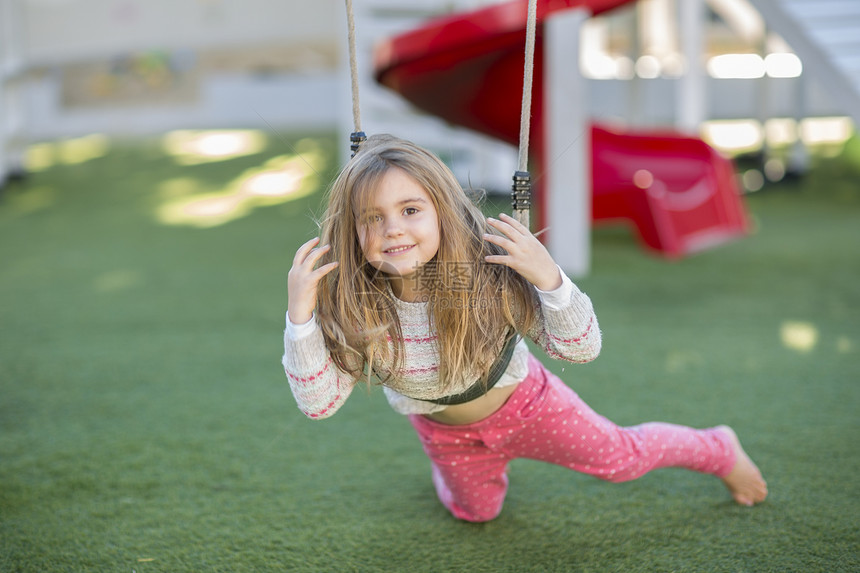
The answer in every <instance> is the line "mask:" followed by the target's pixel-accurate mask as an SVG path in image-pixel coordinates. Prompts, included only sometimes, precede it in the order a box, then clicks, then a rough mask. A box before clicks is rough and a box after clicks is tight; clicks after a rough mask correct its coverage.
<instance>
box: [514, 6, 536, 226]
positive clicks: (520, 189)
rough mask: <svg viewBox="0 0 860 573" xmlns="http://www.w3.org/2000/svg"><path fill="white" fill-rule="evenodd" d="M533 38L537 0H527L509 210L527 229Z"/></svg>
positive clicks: (529, 198)
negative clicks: (515, 163) (510, 208)
mask: <svg viewBox="0 0 860 573" xmlns="http://www.w3.org/2000/svg"><path fill="white" fill-rule="evenodd" d="M536 35H537V0H529V5H528V16H527V20H526V48H525V63H524V69H523V101H522V107H521V113H520V142H519V143H520V144H519V153H518V155H517V171H516V172H515V173H514V177H513V179H514V183H513V186H512V188H511V206H512V207H513V213H514V218H515V219H516V220H517V221H519V222H520V223H522V224H523V225H525V226H526V227H529V207H530V204H531V175H530V174H529V171H528V163H529V128H530V126H531V111H532V78H533V76H534V57H535V36H536Z"/></svg>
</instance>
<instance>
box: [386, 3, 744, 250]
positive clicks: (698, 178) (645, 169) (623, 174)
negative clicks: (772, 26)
mask: <svg viewBox="0 0 860 573" xmlns="http://www.w3.org/2000/svg"><path fill="white" fill-rule="evenodd" d="M628 1H629V0H539V2H538V9H537V21H538V28H537V39H536V42H535V68H534V89H533V93H532V133H533V137H532V142H533V145H532V150H533V153H532V156H533V157H534V158H535V159H536V164H537V166H538V168H539V170H538V173H537V174H534V173H533V175H534V176H533V180H537V181H538V183H537V184H536V185H535V189H534V204H535V210H536V212H537V213H536V215H537V227H538V228H543V227H545V224H546V218H547V217H546V215H547V214H546V201H544V198H543V193H544V191H543V189H542V188H541V186H540V178H539V173H540V172H543V171H544V170H545V167H546V166H547V162H548V160H549V158H547V157H545V153H544V143H543V140H544V137H543V135H544V127H545V125H546V122H547V121H550V120H551V118H547V117H545V114H544V106H543V82H542V77H543V65H542V63H543V42H542V37H543V27H542V25H541V23H542V22H543V20H544V19H545V18H546V16H547V15H548V14H551V13H553V12H555V11H559V10H565V9H569V8H573V7H577V6H582V7H586V8H588V9H589V10H590V11H591V13H592V14H593V15H596V14H599V13H601V12H605V11H607V10H611V9H613V8H615V7H617V6H620V5H622V4H626V3H627V2H628ZM527 6H528V3H527V1H526V0H516V1H513V2H506V3H503V4H496V5H492V6H489V7H486V8H483V9H481V10H476V11H474V12H469V13H463V14H456V15H452V16H447V17H444V18H440V19H436V20H433V21H431V22H429V23H427V24H425V25H424V26H422V27H421V28H419V29H416V30H413V31H411V32H408V33H405V34H402V35H400V36H397V37H394V38H391V39H389V40H388V41H386V42H384V43H383V44H381V45H380V46H379V47H378V48H377V50H376V52H375V62H374V67H375V73H376V79H377V81H379V82H380V83H381V84H383V85H385V86H387V87H389V88H391V89H392V90H394V91H396V92H398V93H400V94H401V95H402V96H403V97H405V98H406V99H407V100H408V101H410V102H411V103H413V104H414V105H416V106H417V107H419V108H421V109H423V110H425V111H427V112H429V113H431V114H434V115H436V116H439V117H441V118H443V119H445V120H447V121H450V122H451V123H454V124H456V125H461V126H464V127H468V128H471V129H474V130H476V131H478V132H481V133H484V134H487V135H490V136H493V137H496V138H499V139H501V140H503V141H507V142H509V143H512V144H516V143H517V142H518V138H519V120H520V105H521V101H522V85H523V63H524V55H523V54H524V45H525V27H526V16H527ZM571 105H577V103H576V102H571ZM591 135H592V174H593V183H592V193H593V200H592V205H593V219H594V220H595V221H606V220H627V221H630V222H632V223H633V224H634V225H635V226H636V228H637V229H638V231H639V234H640V236H641V238H642V241H643V242H644V243H645V244H646V245H648V246H649V247H651V248H653V249H656V250H657V251H659V252H661V253H663V254H664V255H666V256H670V257H679V256H683V255H685V254H689V253H691V252H695V251H698V250H701V249H703V248H707V247H709V246H713V245H715V244H719V243H721V242H724V241H726V240H729V239H731V238H734V237H737V236H740V235H743V234H745V233H746V230H747V224H746V217H745V214H744V208H743V204H742V203H741V199H740V195H739V190H738V185H737V182H736V179H735V174H734V168H733V165H732V163H731V162H730V161H729V160H727V159H726V158H724V157H722V156H721V155H720V154H718V153H717V152H716V151H715V150H713V149H712V148H711V147H709V146H708V145H707V144H705V143H704V142H703V141H701V140H699V139H696V138H690V137H684V136H681V135H678V134H676V133H670V132H654V131H652V132H639V133H634V132H631V131H626V132H624V131H612V130H610V129H608V128H605V127H599V126H596V125H595V126H593V128H592V134H591ZM571 138H572V139H574V138H575V134H572V135H571ZM534 170H535V168H534V167H532V171H533V172H534Z"/></svg>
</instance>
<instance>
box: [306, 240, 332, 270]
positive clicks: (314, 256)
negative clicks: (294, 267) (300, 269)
mask: <svg viewBox="0 0 860 573" xmlns="http://www.w3.org/2000/svg"><path fill="white" fill-rule="evenodd" d="M330 250H331V245H323V246H322V247H320V248H318V249H314V250H312V251H311V252H310V253H309V254H308V256H307V257H306V258H305V261H304V262H305V264H309V265H310V266H311V267H313V266H314V265H315V264H317V261H319V260H320V259H321V258H322V256H323V255H324V254H326V253H327V252H329V251H330Z"/></svg>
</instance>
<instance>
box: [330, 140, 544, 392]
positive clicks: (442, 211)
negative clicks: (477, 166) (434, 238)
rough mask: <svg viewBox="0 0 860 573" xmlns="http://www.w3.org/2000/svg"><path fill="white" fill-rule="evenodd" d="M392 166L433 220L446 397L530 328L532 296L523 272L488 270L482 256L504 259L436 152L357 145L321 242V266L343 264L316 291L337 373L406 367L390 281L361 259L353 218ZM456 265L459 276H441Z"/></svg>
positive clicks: (390, 144)
mask: <svg viewBox="0 0 860 573" xmlns="http://www.w3.org/2000/svg"><path fill="white" fill-rule="evenodd" d="M392 168H399V169H401V170H403V171H404V172H406V173H407V174H408V175H410V176H411V177H413V178H414V179H415V180H416V181H417V182H418V183H419V184H420V185H421V186H422V187H423V188H424V189H425V190H426V191H427V194H428V195H429V196H430V198H431V200H432V202H433V206H434V207H435V208H436V212H437V214H438V217H439V224H440V244H439V250H438V252H437V253H436V256H435V258H434V259H433V260H431V261H430V262H428V263H427V265H431V264H435V265H437V271H440V272H436V273H434V274H433V277H434V279H436V280H433V281H428V282H429V284H428V285H427V287H428V289H429V293H428V295H429V296H428V311H429V313H430V318H431V320H432V321H433V325H434V327H435V329H436V333H437V351H438V355H439V379H440V383H441V384H442V386H443V388H446V389H447V388H448V387H449V386H450V385H452V384H454V383H456V382H457V381H459V380H462V379H463V377H464V376H467V375H470V374H471V375H474V374H475V373H478V375H479V376H481V378H485V377H486V374H487V371H488V370H489V369H490V367H491V366H492V364H493V362H494V361H495V360H496V358H497V357H498V354H499V351H500V349H501V346H502V344H503V343H504V339H505V337H506V334H507V333H508V332H510V331H511V330H512V329H516V330H518V331H520V332H526V331H528V330H530V329H531V328H532V327H533V325H534V323H535V321H536V320H537V314H536V312H535V308H536V304H537V298H536V296H537V295H536V292H535V290H534V288H533V287H532V285H531V284H530V283H529V282H528V281H526V280H525V279H524V278H523V277H522V276H521V275H520V274H519V273H517V272H515V271H513V270H512V269H510V268H508V267H506V266H503V265H499V264H491V263H487V262H485V260H484V257H485V256H486V255H489V254H503V253H504V251H503V250H502V249H501V248H500V247H498V246H496V245H493V244H492V243H489V242H486V241H485V240H484V239H483V235H484V233H486V232H491V231H492V229H491V228H490V227H489V226H488V225H487V224H486V219H485V217H484V215H483V214H482V213H481V211H480V209H479V208H478V207H477V206H476V205H475V204H474V203H473V202H472V200H471V199H470V198H469V197H468V196H467V195H466V193H465V192H464V191H463V189H462V187H460V184H459V183H458V182H457V179H456V178H455V177H454V174H453V173H451V171H450V170H449V169H448V167H447V166H446V165H445V164H444V163H443V162H442V161H441V160H440V159H439V158H438V157H436V156H435V155H434V154H433V153H430V152H429V151H427V150H425V149H422V148H421V147H419V146H417V145H415V144H413V143H411V142H409V141H405V140H402V139H399V138H396V137H393V136H390V135H375V136H371V137H370V138H368V140H367V141H366V142H364V143H362V145H361V148H360V149H359V151H358V153H357V154H356V155H355V157H353V158H352V160H350V162H349V163H348V164H347V165H346V167H345V168H344V169H343V171H341V173H340V175H339V176H338V177H337V179H336V180H335V181H334V183H333V184H332V186H331V188H330V189H329V193H328V207H327V209H326V213H325V216H324V218H323V221H322V229H321V238H322V241H321V244H329V245H331V250H330V251H329V253H327V254H326V256H325V257H324V259H323V261H322V262H321V263H320V264H324V263H327V262H331V261H337V262H338V263H339V265H338V267H337V269H335V270H334V271H333V272H331V273H329V274H328V275H326V276H325V277H323V279H322V280H321V281H320V284H319V287H318V290H317V315H318V318H319V322H320V326H321V328H322V331H323V336H324V337H325V340H326V346H327V347H328V348H329V349H330V351H331V354H332V358H333V359H334V361H335V363H336V364H337V366H338V367H339V368H341V369H342V370H343V371H345V372H347V373H349V374H350V375H352V376H353V377H354V378H356V379H358V378H360V377H361V376H362V375H364V374H368V373H369V372H371V371H375V370H376V366H377V365H378V364H380V360H389V361H391V364H392V370H391V375H392V376H393V377H395V378H396V376H397V372H398V371H399V370H400V369H401V367H402V360H403V342H402V336H401V330H400V322H399V320H398V316H397V312H396V310H395V305H394V300H393V294H392V293H391V289H390V288H389V286H388V284H387V281H388V279H387V278H386V276H385V275H384V274H382V273H380V272H379V271H378V270H377V269H376V268H374V267H373V266H371V265H370V263H368V262H367V261H366V260H365V258H364V255H363V253H362V250H361V247H360V245H359V240H358V237H359V234H358V233H359V229H358V227H357V224H356V213H360V212H362V211H363V210H364V208H365V207H366V206H367V205H368V204H369V202H370V201H372V199H373V194H374V192H375V190H376V189H377V188H378V186H379V183H380V181H381V179H382V177H383V176H384V175H385V173H386V172H387V171H388V170H389V169H392ZM453 266H455V267H456V269H457V272H456V273H451V272H447V271H448V270H450V269H451V268H452V267H453ZM464 273H465V275H464ZM455 275H456V276H455ZM454 281H456V282H457V284H453V282H454ZM389 337H390V342H391V346H392V348H389ZM392 349H393V355H391V354H390V353H391V350H392ZM368 379H369V378H368ZM385 381H386V380H381V382H382V383H385Z"/></svg>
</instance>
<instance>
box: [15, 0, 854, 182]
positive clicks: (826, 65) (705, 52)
mask: <svg viewBox="0 0 860 573" xmlns="http://www.w3.org/2000/svg"><path fill="white" fill-rule="evenodd" d="M490 4H493V2H488V1H479V0H460V1H442V0H416V1H413V2H396V1H392V0H368V1H366V2H360V1H359V2H356V3H355V12H356V27H357V30H358V32H357V41H358V45H359V56H358V58H359V66H360V70H361V79H360V86H361V93H362V113H363V117H364V123H365V125H366V130H367V131H368V132H386V131H398V132H402V133H409V134H410V137H412V138H413V139H415V140H416V141H417V142H419V143H422V144H425V145H427V146H430V147H435V148H437V149H438V150H439V151H440V152H448V153H446V155H448V156H450V157H452V158H455V159H452V161H453V162H454V163H455V165H453V167H454V168H455V169H456V170H457V172H458V174H461V175H464V174H466V173H471V174H472V177H473V179H474V178H477V179H479V180H481V181H483V182H485V183H484V184H485V186H487V187H490V188H495V187H497V188H501V189H503V188H505V187H507V186H508V182H507V181H508V179H509V177H508V175H507V172H508V171H509V169H508V168H507V167H505V168H504V169H499V166H500V165H503V166H505V165H506V164H507V162H509V161H510V157H511V153H512V152H511V150H510V149H507V147H506V146H505V145H504V144H501V143H498V142H496V141H493V140H490V139H488V138H484V137H481V136H478V135H476V134H474V133H470V132H467V131H465V130H461V129H454V128H452V127H450V126H448V125H446V124H445V123H444V122H442V121H441V120H436V119H433V118H431V117H428V116H426V115H422V114H420V113H418V112H417V111H416V110H415V109H414V108H412V107H410V106H409V105H408V104H407V103H405V102H404V101H403V100H402V98H400V97H399V96H397V95H396V94H394V93H392V92H390V91H389V90H386V89H385V88H382V87H380V86H378V85H377V84H376V83H375V82H374V81H373V79H372V62H373V54H372V50H373V47H374V45H376V44H377V43H378V42H379V41H380V40H382V39H384V38H387V37H391V36H393V35H395V34H397V33H400V32H403V31H406V30H409V29H412V28H414V27H416V26H418V25H419V24H420V23H421V22H423V21H425V20H427V19H428V18H431V17H435V16H440V15H445V14H449V13H452V12H456V11H464V10H471V9H475V8H479V7H482V6H486V5H490ZM0 5H2V11H0V26H2V27H0V30H2V42H0V86H2V87H0V112H2V113H0V159H2V161H0V166H2V167H0V168H2V170H3V171H0V173H3V172H5V173H6V174H7V175H8V174H12V175H15V174H16V173H20V172H22V171H26V170H27V161H28V159H27V148H28V146H29V145H31V144H34V143H38V142H43V141H54V140H58V139H66V138H79V137H84V136H88V135H92V134H100V135H104V136H120V137H127V136H134V135H152V134H159V133H162V134H163V133H168V132H171V131H174V130H180V129H183V130H188V129H196V130H199V129H228V128H230V129H235V128H242V129H257V130H272V129H284V130H309V129H311V130H335V131H338V132H339V133H348V132H349V131H351V125H350V122H351V116H350V115H349V110H350V106H349V92H348V89H347V87H348V71H347V65H346V62H347V59H346V23H345V17H344V9H343V2H340V1H337V0H320V1H315V2H299V1H298V0H285V1H272V0H247V1H245V2H238V1H230V0H179V1H168V0H151V1H147V2H143V1H135V0H86V1H85V0H2V4H0ZM769 17H770V18H769ZM858 20H860V16H858V6H857V2H853V1H852V0H841V1H838V0H837V1H834V0H829V1H828V2H824V3H820V2H809V1H806V2H804V1H803V0H784V1H779V0H761V1H759V2H756V1H750V0H708V1H707V2H705V1H704V0H690V1H689V2H678V1H677V0H640V1H639V2H631V3H629V4H627V5H625V6H622V7H620V8H618V9H616V10H613V11H611V12H609V13H606V14H603V15H600V16H598V17H595V18H591V19H589V20H588V21H587V22H586V23H585V25H584V27H583V29H582V31H581V34H580V44H581V49H580V57H579V62H571V65H578V69H579V71H580V73H581V74H582V76H583V77H584V78H586V80H587V85H588V90H589V97H588V98H587V100H586V101H587V105H588V110H587V112H588V114H589V115H590V116H591V117H593V118H595V119H599V120H606V119H608V120H612V121H614V122H621V123H624V124H626V125H630V126H644V127H654V126H671V127H677V128H681V129H684V130H687V131H690V132H694V133H697V134H700V135H702V136H703V137H704V139H705V140H706V141H708V142H709V143H711V144H712V145H714V146H716V147H717V148H718V149H720V150H724V151H727V152H729V153H733V154H734V153H739V152H761V151H764V153H766V154H770V153H771V150H782V153H776V154H775V155H774V157H771V158H772V159H775V160H774V161H770V162H769V163H768V162H765V163H764V164H763V165H762V168H761V169H758V170H756V172H751V173H749V174H747V176H746V177H745V179H744V181H745V184H746V187H747V188H748V189H750V190H755V189H757V188H760V187H761V186H762V185H763V184H764V181H765V179H768V180H778V179H780V178H781V177H782V176H784V174H785V173H786V172H792V171H802V170H803V169H805V166H806V163H807V159H806V151H807V150H808V148H809V146H817V147H819V148H822V147H823V148H826V152H827V153H830V154H835V153H839V150H840V149H841V145H842V144H843V143H844V142H845V141H846V140H847V139H848V138H849V137H850V135H851V134H852V133H853V129H854V125H855V122H856V121H857V119H858V114H860V112H858V108H860V87H858V83H860V80H858V77H860V73H858V63H857V62H858V58H860V55H858V50H860V48H858V42H860V40H858V39H857V38H858V37H860V32H858V27H860V24H858V23H857V22H858ZM685 31H687V32H692V36H691V34H690V33H686V34H685ZM691 78H693V79H692V80H691ZM212 141H216V142H217V141H221V142H222V143H223V145H231V144H230V143H227V141H228V140H227V139H224V138H221V139H220V140H217V139H216V140H212ZM233 145H235V143H233ZM32 161H35V163H36V165H35V166H38V159H32ZM499 172H501V173H502V174H501V175H500V174H499Z"/></svg>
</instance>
